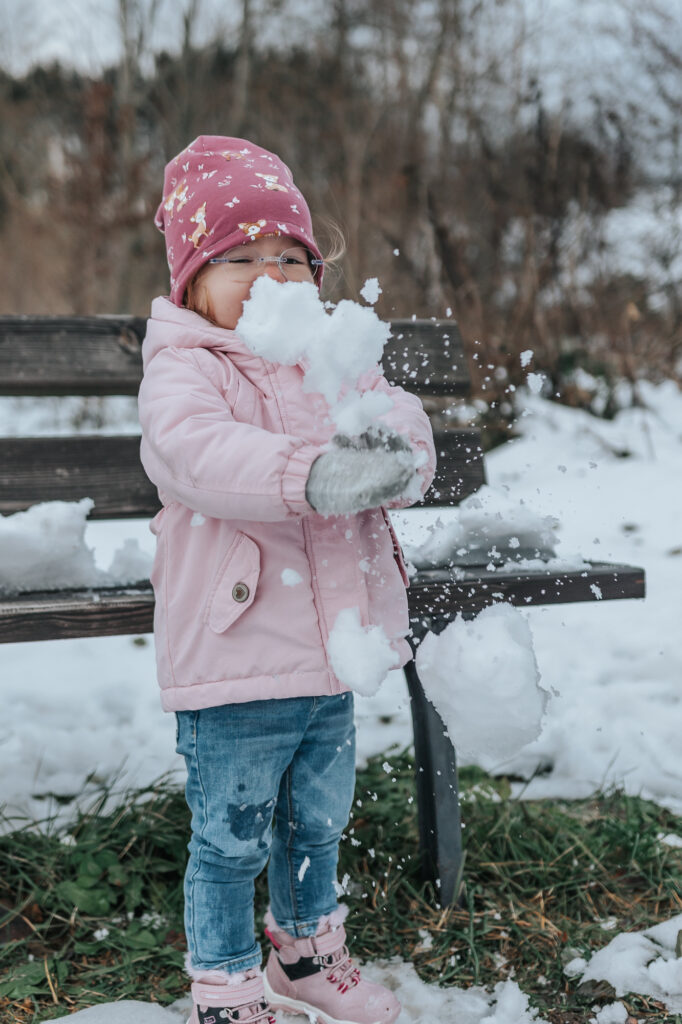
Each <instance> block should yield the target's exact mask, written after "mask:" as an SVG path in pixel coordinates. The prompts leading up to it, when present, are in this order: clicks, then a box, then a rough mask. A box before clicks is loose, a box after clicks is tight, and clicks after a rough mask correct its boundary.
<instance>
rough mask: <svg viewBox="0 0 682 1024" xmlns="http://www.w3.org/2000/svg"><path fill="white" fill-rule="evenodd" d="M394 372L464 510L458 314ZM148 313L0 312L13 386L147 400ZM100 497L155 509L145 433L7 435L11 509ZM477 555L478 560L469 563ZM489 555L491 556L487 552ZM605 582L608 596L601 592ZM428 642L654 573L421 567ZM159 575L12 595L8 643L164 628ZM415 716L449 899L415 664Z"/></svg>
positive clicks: (420, 608)
mask: <svg viewBox="0 0 682 1024" xmlns="http://www.w3.org/2000/svg"><path fill="white" fill-rule="evenodd" d="M392 330H393V339H392V341H391V342H389V344H388V345H387V348H386V351H385V356H384V367H385V370H386V375H387V377H388V378H389V380H391V381H393V382H395V383H397V384H401V385H402V386H403V387H406V388H407V389H408V390H411V391H414V392H416V393H417V394H419V395H420V396H421V397H422V399H423V401H424V404H425V407H426V408H427V411H428V412H429V414H430V415H431V418H432V422H433V423H434V434H435V440H436V450H437V452H438V457H439V463H438V471H437V475H436V479H435V481H434V483H433V485H432V487H431V489H430V491H429V493H428V494H427V496H426V498H425V501H424V502H423V504H425V505H454V504H457V503H458V502H460V501H461V500H462V499H463V498H465V497H466V496H468V495H470V494H473V493H475V492H476V491H477V490H478V489H479V488H480V487H481V485H482V484H483V483H484V482H485V473H484V465H483V452H482V447H481V438H480V433H479V431H478V430H477V429H475V428H472V427H460V426H456V425H454V426H451V425H450V424H451V423H453V421H452V420H448V418H447V416H446V415H444V409H445V408H446V407H447V405H448V404H451V403H452V402H453V401H454V400H456V399H457V398H464V397H467V396H468V395H469V394H470V378H469V373H468V369H467V361H466V358H465V354H464V350H463V346H462V340H461V337H460V334H459V331H458V329H457V325H456V324H455V323H454V322H453V321H423V320H422V321H414V320H395V321H393V322H392ZM144 332H145V321H144V320H142V319H139V318H133V317H106V316H99V317H63V318H52V317H0V395H4V396H11V395H17V396H18V395H22V396H26V395H32V396H48V395H136V394H137V390H138V387H139V383H140V378H141V374H142V360H141V355H140V346H141V341H142V338H143V337H144ZM83 497H89V498H92V499H93V500H94V507H93V509H92V512H91V518H92V519H120V518H131V517H137V518H150V517H151V516H153V515H155V514H156V512H157V511H158V509H159V507H160V506H159V499H158V495H157V492H156V488H155V487H154V486H153V485H152V484H151V483H150V481H149V480H148V479H147V477H146V475H145V473H144V471H143V469H142V466H141V464H140V461H139V437H138V436H121V435H117V436H83V435H77V436H69V437H61V436H60V437H42V436H41V437H11V438H4V439H3V440H2V442H1V443H0V512H2V513H4V514H7V513H11V512H17V511H20V510H23V509H26V508H28V507H30V506H31V505H33V504H35V503H37V502H42V501H52V500H62V501H76V500H78V499H80V498H83ZM467 561H468V562H470V561H471V559H467ZM486 561H487V558H486ZM595 587H597V588H598V591H596V590H595V589H594V588H595ZM408 593H409V601H410V613H411V621H412V627H413V631H414V639H415V642H416V643H418V642H419V641H420V639H421V638H422V637H423V636H424V635H425V633H426V632H427V631H429V630H433V631H435V632H439V631H440V630H442V629H443V628H445V626H446V625H447V623H448V622H449V621H450V620H451V619H452V618H454V616H455V615H456V614H457V613H462V614H463V615H465V616H473V615H475V614H476V613H477V612H478V611H480V610H481V609H482V608H484V607H485V606H487V605H489V604H492V603H494V602H495V601H499V600H504V601H507V602H510V603H511V604H514V605H520V606H522V607H526V606H527V605H537V604H554V603H560V602H573V601H594V600H596V595H597V594H599V597H600V599H601V600H610V599H615V598H632V597H643V596H644V572H643V570H642V569H639V568H635V567H632V566H625V565H611V564H595V563H590V565H589V568H587V569H586V568H585V565H584V564H583V565H579V566H576V567H575V569H571V570H566V569H561V571H557V570H555V569H552V568H551V567H549V566H548V567H547V568H545V567H541V568H538V569H533V570H519V571H512V572H509V571H505V572H504V573H503V574H501V573H499V572H496V571H495V570H494V569H493V568H486V567H485V566H484V565H471V564H463V565H461V566H454V567H450V568H440V569H438V568H436V569H428V570H421V571H419V572H418V573H417V575H416V576H415V577H414V578H413V579H412V583H411V587H410V589H409V591H408ZM153 609H154V595H153V592H152V589H151V585H150V583H149V581H148V580H142V581H140V582H139V583H138V584H136V585H135V586H129V587H125V588H120V587H101V588H97V589H88V590H64V591H56V592H55V591H52V592H32V593H20V594H16V595H9V596H7V595H6V596H4V597H2V598H0V643H9V642H15V641H26V640H52V639H62V638H67V637H89V636H110V635H115V634H134V633H148V632H151V630H152V628H153V625H152V622H153ZM405 675H406V679H407V685H408V687H409V692H410V698H411V708H412V717H413V725H414V744H415V767H416V782H417V795H418V807H419V829H420V852H421V855H422V864H423V870H424V873H425V877H426V878H428V879H430V880H431V881H432V882H434V883H435V884H436V885H437V886H438V890H439V891H438V900H439V902H440V903H441V905H442V906H447V905H448V904H449V903H451V902H452V901H453V899H455V898H456V896H457V892H458V889H459V882H460V878H461V872H462V863H463V857H462V845H461V827H460V819H459V798H458V790H457V772H456V762H455V752H454V750H453V748H452V744H451V743H450V741H449V739H448V737H447V735H446V734H445V733H444V729H443V724H442V722H441V720H440V718H439V717H438V715H437V713H436V712H435V710H434V708H433V706H432V705H431V704H430V703H429V702H428V701H427V700H426V699H425V697H424V693H423V690H422V687H421V684H420V681H419V678H418V676H417V673H416V670H415V667H414V663H410V664H409V665H407V666H406V668H405Z"/></svg>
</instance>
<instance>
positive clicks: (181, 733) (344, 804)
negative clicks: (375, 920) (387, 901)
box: [177, 693, 355, 971]
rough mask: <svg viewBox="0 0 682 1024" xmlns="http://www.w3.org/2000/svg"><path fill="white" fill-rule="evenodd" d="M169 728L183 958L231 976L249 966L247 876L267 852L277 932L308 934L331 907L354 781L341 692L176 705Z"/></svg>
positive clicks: (256, 954)
mask: <svg viewBox="0 0 682 1024" xmlns="http://www.w3.org/2000/svg"><path fill="white" fill-rule="evenodd" d="M177 725H178V743H177V751H178V753H179V754H182V755H183V756H184V758H185V763H186V765H187V787H186V791H185V792H186V797H187V803H188V804H189V807H190V810H191V812H192V838H191V840H190V842H189V853H190V856H189V862H188V864H187V871H186V873H185V931H186V933H187V946H188V950H189V955H190V962H191V965H192V967H193V968H196V969H202V970H226V971H243V970H246V969H248V968H249V967H255V966H257V965H258V964H259V963H260V962H261V951H260V948H259V945H258V943H257V942H256V937H255V932H254V906H253V904H254V879H255V878H256V876H257V875H259V874H260V872H261V871H262V869H263V868H264V867H265V864H266V862H267V861H268V857H269V858H270V860H269V865H268V885H269V889H270V906H271V908H272V913H273V915H274V917H275V920H276V921H277V923H278V924H279V925H280V927H281V928H283V929H284V930H285V931H288V932H289V933H290V934H292V935H312V934H313V933H314V932H315V929H316V927H317V922H318V919H319V918H320V917H321V916H322V915H323V914H330V913H332V912H333V911H334V910H335V909H336V908H337V906H338V904H337V900H336V885H335V883H336V867H337V860H338V846H339V841H340V839H341V833H342V832H343V830H344V828H345V826H346V824H347V822H348V816H349V813H350V808H351V804H352V800H353V792H354V784H355V727H354V724H353V695H352V694H350V693H343V694H338V695H334V696H320V697H290V698H284V699H282V700H256V701H249V702H247V703H245V704H226V705H224V706H222V707H216V708H204V709H202V710H201V711H180V712H178V713H177ZM263 909H265V908H263Z"/></svg>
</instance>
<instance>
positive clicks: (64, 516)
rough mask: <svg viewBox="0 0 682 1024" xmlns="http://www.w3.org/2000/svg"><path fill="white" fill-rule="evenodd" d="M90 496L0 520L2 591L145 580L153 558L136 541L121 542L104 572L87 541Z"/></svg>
mask: <svg viewBox="0 0 682 1024" xmlns="http://www.w3.org/2000/svg"><path fill="white" fill-rule="evenodd" d="M94 504H95V503H94V501H93V500H92V499H91V498H82V499H81V500H80V501H70V502H69V501H46V502H42V503H41V504H38V505H33V506H32V507H31V508H29V509H27V510H26V511H24V512H15V513H13V514H12V515H8V516H0V593H19V592H21V591H29V590H59V589H62V588H64V587H96V586H116V585H119V586H125V585H126V584H129V583H134V582H137V581H138V580H140V579H146V578H147V577H148V576H149V573H150V570H151V558H150V557H149V555H148V554H146V553H145V552H143V551H142V550H141V549H140V546H139V544H138V542H137V540H134V539H125V540H124V541H123V545H122V547H120V548H119V549H118V550H116V551H115V552H114V555H113V558H112V561H111V565H110V567H109V569H108V570H107V571H104V570H102V569H99V568H98V567H97V566H96V564H95V552H94V550H93V549H92V548H91V547H89V546H88V545H87V544H86V543H85V529H86V520H87V517H88V514H89V512H90V511H91V510H92V508H93V507H94Z"/></svg>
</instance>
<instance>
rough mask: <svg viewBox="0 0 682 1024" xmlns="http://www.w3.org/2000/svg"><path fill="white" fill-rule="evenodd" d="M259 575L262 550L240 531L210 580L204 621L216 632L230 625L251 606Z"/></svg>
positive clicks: (221, 631) (222, 630)
mask: <svg viewBox="0 0 682 1024" xmlns="http://www.w3.org/2000/svg"><path fill="white" fill-rule="evenodd" d="M259 575H260V550H259V548H258V545H257V544H256V542H255V541H253V540H251V538H250V537H247V536H246V534H245V533H237V535H236V537H235V538H234V540H233V541H232V543H231V544H230V547H229V548H228V551H227V554H226V555H225V557H224V558H223V561H222V563H221V565H220V568H219V569H218V572H217V573H216V575H215V579H214V580H213V583H212V584H211V591H210V593H209V595H208V600H207V602H206V607H205V610H204V616H203V618H204V622H205V623H206V625H207V626H209V627H210V629H212V630H213V632H214V633H223V632H224V631H225V630H226V629H227V628H228V626H231V625H232V623H233V622H236V620H237V619H238V618H239V617H240V616H241V615H243V614H244V612H245V611H246V609H247V608H250V607H251V605H252V604H253V602H254V599H255V597H256V589H257V586H258V577H259Z"/></svg>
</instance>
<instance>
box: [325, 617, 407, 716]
mask: <svg viewBox="0 0 682 1024" xmlns="http://www.w3.org/2000/svg"><path fill="white" fill-rule="evenodd" d="M327 653H328V655H329V660H330V662H331V666H332V669H333V670H334V672H335V674H336V677H337V679H339V680H340V682H342V683H343V684H344V685H345V686H349V687H350V688H351V689H352V690H356V691H357V692H358V693H361V694H362V695H363V696H365V697H372V696H373V695H374V694H375V693H376V692H377V690H378V689H379V687H380V686H381V684H382V682H383V681H384V679H385V678H386V675H387V674H388V672H389V670H390V669H392V668H395V667H396V665H397V664H398V662H399V660H400V659H399V657H398V654H397V653H396V651H394V650H393V648H392V647H391V644H390V641H389V639H388V637H387V636H386V634H385V632H384V630H383V629H382V627H381V626H365V627H363V626H362V625H361V623H360V610H359V609H358V608H344V610H343V611H341V612H339V614H338V615H337V617H336V621H335V623H334V628H333V629H332V631H331V633H330V634H329V640H328V641H327Z"/></svg>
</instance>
